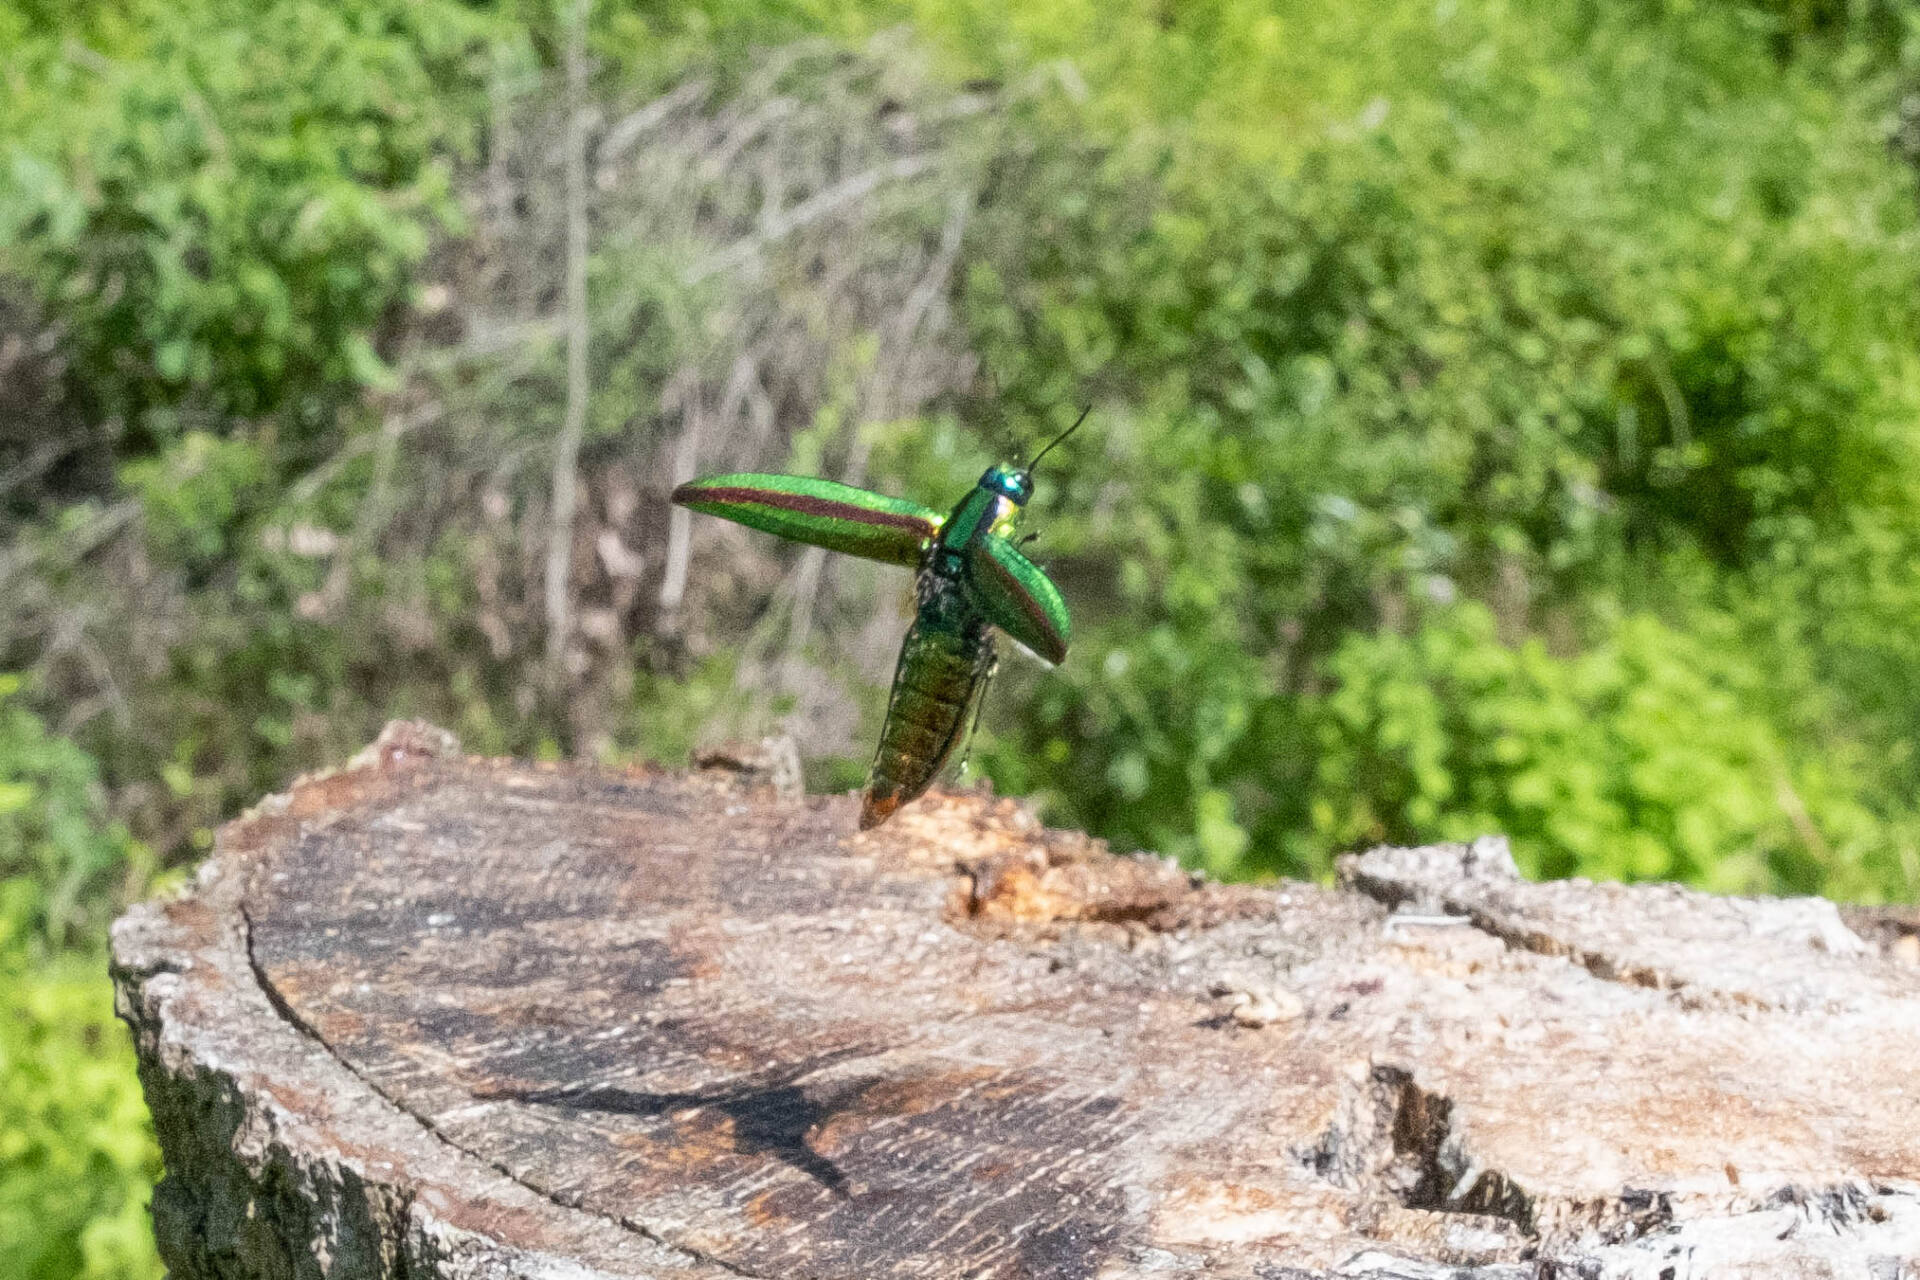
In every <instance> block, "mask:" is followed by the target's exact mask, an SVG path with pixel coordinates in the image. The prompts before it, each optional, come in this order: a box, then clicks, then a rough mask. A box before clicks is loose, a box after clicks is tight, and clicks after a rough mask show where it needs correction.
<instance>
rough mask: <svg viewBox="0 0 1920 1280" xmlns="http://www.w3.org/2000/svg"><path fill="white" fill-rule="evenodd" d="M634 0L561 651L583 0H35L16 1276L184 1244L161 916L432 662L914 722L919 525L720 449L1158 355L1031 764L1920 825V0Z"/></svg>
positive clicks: (732, 721)
mask: <svg viewBox="0 0 1920 1280" xmlns="http://www.w3.org/2000/svg"><path fill="white" fill-rule="evenodd" d="M595 14H596V19H595V21H596V26H595V28H594V31H593V41H592V47H593V49H594V51H595V56H596V65H595V72H594V77H593V94H594V99H595V101H594V108H593V110H592V112H590V113H589V114H590V120H589V129H588V132H589V133H590V135H591V136H592V138H593V139H594V147H595V150H594V152H593V154H592V156H591V157H590V159H591V161H592V164H591V165H590V170H589V171H590V173H591V174H592V191H591V193H590V196H589V205H588V208H589V214H590V219H591V223H592V228H593V244H592V256H591V259H590V264H589V265H590V279H591V281H592V287H591V296H592V314H591V316H590V323H591V327H592V335H593V337H592V344H591V351H590V356H591V361H590V364H591V371H592V379H593V385H594V394H593V399H592V401H591V402H590V404H589V406H588V408H589V412H588V415H587V422H588V430H587V438H586V442H585V446H584V448H583V452H582V455H581V461H582V465H581V470H582V480H583V485H582V494H583V500H582V507H581V510H580V514H579V516H578V518H577V520H576V527H575V530H574V532H575V536H574V539H573V545H572V563H573V565H574V571H573V577H572V579H571V580H570V584H569V585H570V589H571V591H570V595H571V600H572V604H573V613H572V617H573V619H574V623H573V625H574V627H575V629H576V630H577V632H578V634H577V635H574V636H571V637H569V642H568V644H566V645H564V646H562V650H563V661H562V662H561V663H560V664H559V667H558V669H554V668H552V667H550V666H549V665H548V664H546V662H545V659H544V656H543V655H544V654H545V652H546V644H545V636H544V632H543V628H544V627H545V626H546V625H548V619H547V617H546V615H545V614H544V613H543V612H542V609H541V607H540V604H539V600H540V596H541V587H542V583H541V580H540V575H541V573H542V572H543V570H542V568H541V565H542V563H543V559H542V553H543V550H544V538H545V534H546V525H547V514H546V512H547V506H546V504H547V501H548V498H547V492H548V490H547V485H546V481H547V471H546V468H547V466H548V462H547V448H548V441H549V439H550V437H551V435H552V432H553V430H554V428H555V425H556V424H557V422H558V420H559V406H560V403H561V397H562V396H563V394H564V392H563V381H562V378H561V376H560V374H561V368H562V360H561V346H560V344H559V342H558V341H557V334H558V332H559V327H558V324H557V313H556V299H557V281H558V279H559V276H560V271H561V258H560V254H561V252H562V249H561V247H560V246H561V245H562V244H563V242H564V237H563V236H561V235H560V233H559V232H560V227H561V211H560V205H559V195H558V187H557V183H558V181H559V178H558V173H559V165H558V162H557V158H556V154H557V153H556V151H555V147H556V145H557V144H556V141H555V140H556V139H557V138H558V137H559V131H558V130H557V128H556V120H557V117H556V115H555V109H554V106H553V102H552V93H551V89H550V83H551V82H550V70H551V63H552V61H553V57H554V48H555V40H554V32H553V12H552V11H551V9H550V8H549V7H547V6H544V5H541V6H524V7H521V6H513V5H506V4H483V3H471V4H468V3H457V2H456V0H425V2H423V3H399V2H398V0H346V2H344V3H320V2H319V0H267V2H266V3H257V4H239V3H236V2H232V0H184V2H181V3H173V4H163V3H158V2H157V0H115V2H113V3H105V2H103V0H89V2H88V3H81V4H50V3H44V2H43V0H27V2H26V3H21V4H15V5H13V6H11V7H8V8H0V593H4V594H5V597H6V598H7V599H8V601H9V603H10V605H11V606H12V607H11V608H10V609H8V610H6V611H4V612H0V670H14V671H21V672H25V673H27V678H26V679H25V681H24V682H15V681H13V680H12V678H9V682H8V683H6V684H5V685H4V687H3V689H0V981H3V982H4V983H5V985H6V990H7V1001H6V1006H5V1008H4V1009H0V1102H4V1104H5V1106H4V1114H5V1116H6V1121H5V1127H4V1128H0V1241H4V1242H5V1244H4V1245H0V1271H3V1272H5V1273H6V1274H8V1275H16V1274H18V1275H22V1276H28V1277H34V1278H35V1280H51V1278H53V1277H64V1276H70V1275H89V1276H101V1277H107V1276H134V1275H150V1274H152V1273H153V1270H154V1263H153V1261H152V1258H151V1255H150V1252H149V1251H148V1249H147V1246H146V1244H145V1240H146V1237H145V1234H144V1228H143V1226H142V1225H141V1213H140V1208H139V1205H140V1202H141V1200H142V1196H143V1194H144V1193H143V1192H141V1191H140V1190H139V1189H138V1188H139V1184H140V1180H141V1179H142V1178H144V1177H146V1176H149V1175H150V1173H151V1172H152V1154H151V1151H150V1148H149V1145H148V1142H147V1139H146V1138H145V1137H144V1133H143V1131H142V1130H141V1129H140V1128H139V1126H138V1125H137V1124H136V1123H134V1122H133V1117H135V1116H137V1113H138V1112H137V1104H136V1102H135V1095H134V1092H133V1088H134V1086H133V1084H132V1081H131V1077H130V1075H129V1073H128V1069H127V1055H126V1052H125V1049H124V1040H123V1037H122V1033H121V1032H120V1031H119V1030H118V1029H117V1028H116V1027H114V1026H112V1025H111V1024H110V1023H109V1022H108V1021H107V1017H106V1012H107V1011H106V1005H107V994H106V985H105V981H104V978H103V977H102V976H101V975H102V951H101V945H102V929H103V926H104V924H105V921H106V920H107V919H108V918H109V917H110V916H111V915H112V913H113V912H114V911H115V910H116V909H118V907H119V906H120V905H121V904H122V903H124V901H126V900H127V899H128V898H129V897H131V896H135V895H138V894H139V893H141V892H144V891H145V889H146V887H147V885H148V884H149V882H150V880H151V877H152V876H153V874H154V869H155V867H156V866H157V865H168V866H179V865H182V864H184V863H185V862H187V861H189V860H190V859H191V858H192V857H194V856H196V855H197V854H198V853H199V852H200V851H202V850H204V849H205V848H206V847H207V844H208V842H209V841H210V838H211V836H210V833H211V830H212V828H213V827H214V826H215V825H216V824H217V822H218V821H219V820H220V819H221V818H223V817H224V816H226V815H228V814H230V813H231V812H233V811H234V809H235V808H236V807H238V806H239V805H241V804H243V803H246V802H247V801H249V800H251V799H252V798H254V797H256V796H257V795H259V794H260V793H261V792H264V791H266V790H269V789H271V788H274V787H276V786H278V785H280V784H281V783H282V782H284V780H285V779H286V778H287V777H288V776H289V775H290V774H291V773H293V772H295V771H296V770H298V769H300V768H305V767H311V766H315V765H319V764H323V763H328V762H331V761H334V760H337V759H339V758H341V757H342V756H344V755H345V754H346V753H347V752H348V751H350V750H351V749H352V748H354V747H355V746H357V745H359V744H361V743H363V742H364V741H365V740H367V738H368V737H369V736H370V735H371V734H372V732H373V731H374V730H375V729H376V728H377V726H378V724H379V723H380V721H381V720H382V719H384V718H386V717H387V716H390V715H416V714H417V715H425V716H428V717H431V718H434V719H437V720H440V721H442V722H443V723H446V724H447V725H448V726H449V727H451V728H454V729H456V730H457V731H458V732H460V733H461V735H462V736H463V737H464V738H465V739H466V741H467V743H468V745H469V746H470V747H472V748H473V749H476V750H483V751H516V752H523V753H530V754H545V755H551V754H557V753H560V752H564V751H573V752H579V753H585V754H598V755H604V756H620V755H630V754H644V753H649V752H665V753H669V754H678V753H683V752H684V751H685V750H686V749H687V748H688V746H689V745H691V744H692V743H694V742H696V741H698V740H699V739H700V738H701V737H702V736H703V735H704V734H707V733H711V732H715V731H717V730H716V729H714V728H712V727H711V726H725V727H726V728H727V729H728V730H729V731H732V732H748V733H750V732H755V731H759V730H762V729H765V728H769V727H773V726H774V724H775V723H776V722H777V721H778V720H779V719H780V718H781V717H783V716H786V717H792V718H794V719H795V720H797V721H799V722H802V723H804V724H805V725H806V726H808V728H809V730H810V731H811V733H812V735H813V743H812V745H814V746H815V749H816V750H817V751H819V752H820V753H821V758H818V759H816V760H815V761H814V762H813V763H814V767H815V774H816V780H819V779H828V780H832V781H833V782H835V783H845V782H846V781H847V780H848V779H849V778H851V777H854V776H855V775H857V773H858V770H859V767H860V765H861V764H862V763H863V762H862V760H861V759H860V758H859V756H860V755H861V754H862V753H864V751H865V750H866V746H867V743H868V742H869V741H870V732H871V730H872V728H873V727H874V724H873V722H874V721H875V719H876V718H877V715H878V712H879V708H880V705H881V700H882V698H883V696H884V688H883V686H884V681H885V678H886V676H887V674H888V673H889V672H890V669H891V659H892V649H893V646H894V645H895V644H897V640H898V634H899V627H900V613H901V609H902V607H903V601H904V598H905V597H904V586H905V584H904V582H903V581H902V580H901V579H900V577H899V576H898V575H895V576H888V575H886V574H885V573H883V572H880V571H876V570H869V569H866V568H863V567H860V566H857V565H845V564H836V563H835V562H833V561H831V560H828V561H824V562H823V561H818V560H812V559H809V558H808V557H806V556H803V555H795V554H792V553H790V552H788V551H785V550H783V549H781V548H779V547H776V546H771V545H769V544H768V543H767V542H766V541H764V540H754V539H751V538H746V537H740V536H736V535H734V534H733V533H729V532H728V531H725V530H720V529H718V528H715V527H712V526H709V525H704V524H703V525H676V524H675V523H674V522H673V521H672V520H670V519H669V517H668V516H667V514H666V512H665V510H664V507H663V502H664V497H665V494H666V492H667V491H668V489H669V488H670V486H671V482H672V480H673V478H674V477H675V476H676V475H681V474H687V473H690V471H691V470H692V469H699V470H722V469H734V468H745V467H764V468H779V467H783V466H793V467H799V468H804V469H809V470H817V471H819V472H822V473H827V474H832V475H835V476H837V477H839V478H843V479H851V480H854V481H856V482H865V483H869V484H872V485H875V486H878V487H884V488H888V489H892V490H897V491H901V492H910V493H912V494H914V495H915V496H919V497H923V498H925V499H926V500H928V501H933V502H944V501H947V500H949V499H950V498H951V497H952V496H954V495H956V494H957V493H958V491H959V490H960V489H961V488H963V487H964V486H966V485H968V484H970V483H972V482H973V480H974V479H975V478H976V477H977V476H978V474H979V471H980V469H981V467H982V466H983V465H984V464H985V463H986V462H988V461H991V460H994V459H997V458H1011V457H1014V456H1016V455H1019V454H1021V453H1022V452H1023V451H1024V450H1025V449H1027V448H1028V447H1030V445H1031V443H1032V442H1034V441H1037V440H1039V439H1041V438H1042V437H1044V436H1045V435H1046V434H1048V433H1049V432H1050V431H1052V430H1057V429H1058V428H1059V427H1061V426H1064V425H1065V423H1066V421H1067V420H1069V419H1070V418H1071V416H1072V414H1073V413H1074V412H1076V411H1077V409H1078V407H1079V406H1080V405H1081V404H1082V403H1085V402H1087V401H1091V402H1093V403H1094V404H1095V406H1096V412H1095V417H1094V419H1093V421H1092V423H1091V424H1090V426H1089V428H1088V429H1087V430H1085V431H1083V432H1082V433H1081V434H1080V435H1079V436H1078V437H1076V439H1075V440H1074V442H1073V443H1072V445H1071V446H1070V447H1068V448H1066V449H1063V450H1061V451H1060V452H1057V453H1056V454H1054V455H1053V456H1052V457H1050V458H1049V459H1048V462H1047V465H1046V468H1045V469H1044V471H1043V474H1042V478H1041V487H1040V493H1039V495H1038V500H1037V502H1036V505H1035V509H1034V511H1033V512H1032V514H1031V516H1030V524H1029V527H1031V528H1035V529H1038V530H1039V531H1040V533H1041V541H1040V542H1039V543H1038V544H1037V546H1036V551H1037V553H1038V554H1039V555H1040V556H1041V558H1042V559H1043V560H1045V561H1046V562H1047V563H1048V564H1049V567H1050V568H1051V570H1052V571H1053V572H1054V573H1055V575H1056V576H1057V577H1058V578H1059V579H1060V581H1061V583H1062V585H1063V587H1064V588H1065V590H1066V592H1067V595H1068V598H1069V600H1070V602H1071V603H1072V606H1073V609H1074V612H1075V616H1076V621H1077V622H1078V623H1079V627H1078V635H1077V638H1076V647H1075V650H1074V654H1073V656H1072V657H1071V658H1070V660H1069V661H1068V663H1067V664H1066V665H1065V666H1063V667H1062V668H1060V669H1059V670H1057V671H1053V672H1046V673H1041V672H1039V671H1037V670H1036V669H1035V668H1034V667H1033V666H1032V665H1031V664H1024V663H1023V662H1022V661H1021V660H1020V659H1018V658H1009V660H1008V661H1007V662H1006V664H1005V668H1004V674H1003V676H1002V678H1001V679H1000V680H999V681H998V682H997V683H996V686H995V690H994V694H993V702H994V706H993V707H992V708H991V709H990V711H989V712H988V715H987V718H986V730H985V733H984V734H983V738H982V741H981V742H980V743H979V744H978V745H977V747H976V748H975V750H974V753H973V757H974V761H975V763H976V764H977V765H979V766H980V767H982V768H984V770H985V771H986V772H987V773H988V774H989V775H991V776H992V777H993V779H994V780H995V781H996V783H997V784H998V785H999V786H1000V787H1001V788H1002V789H1003V790H1006V791H1012V792H1019V793H1024V794H1033V795H1035V796H1037V797H1038V798H1040V799H1041V800H1042V801H1043V802H1044V803H1045V804H1046V806H1047V814H1048V816H1049V818H1050V819H1051V820H1053V821H1055V822H1059V823H1063V824H1073V825H1081V826H1085V827H1087V828H1088V829H1090V830H1093V831H1095V832H1097V833H1100V834H1103V835H1105V836H1107V837H1109V838H1110V839H1112V840H1113V841H1114V842H1115V843H1116V844H1118V845H1121V846H1123V847H1127V846H1143V847H1152V848H1157V849H1162V850H1166V851H1169V852H1174V853H1177V854H1179V855H1180V856H1182V857H1183V858H1186V859H1188V860H1190V861H1191V862H1193V863H1196V864H1199V865H1204V866H1207V867H1209V868H1211V869H1213V870H1215V871H1217V872H1220V873H1223V874H1232V875H1241V874H1255V873H1264V872H1273V871H1285V872H1290V873H1294V874H1308V875H1322V874H1325V873H1326V871H1327V870H1328V868H1329V866H1330V864H1331V859H1332V857H1333V856H1334V855H1335V854H1336V853H1338V852H1339V851H1341V850H1343V849H1346V848H1350V847H1354V846H1356V845H1363V844H1366V843H1369V842H1372V841H1376V840H1394V841H1415V840H1425V839H1436V838H1447V837H1455V836H1469V835H1473V834H1478V833H1480V832H1482V831H1486V830H1493V829H1498V830H1502V831H1505V832H1507V833H1508V834H1510V835H1511V836H1512V837H1513V839H1514V841H1515V846H1516V851H1517V852H1518V853H1519V855H1520V857H1521V859H1522V861H1523V864H1524V865H1525V866H1526V867H1527V869H1528V870H1529V871H1530V872H1532V873H1535V874H1541V875H1565V874H1586V875H1598V876H1611V877H1623V878H1645V877H1662V878H1668V877H1670V878H1677V879H1682V880H1686V881H1688V882H1690V883H1694V884H1699V885H1704V886H1708V887H1712V888H1715V889H1723V890H1774V891H1782V890H1790V891H1816V890H1817V891H1821V892H1827V893H1832V894H1836V895H1841V896H1847V897H1857V898H1862V899H1874V898H1902V899H1911V898H1912V897H1913V895H1914V893H1915V891H1916V888H1917V887H1920V808H1916V806H1915V804H1914V802H1913V800H1912V797H1913V796H1914V795H1915V794H1920V752H1916V743H1917V738H1916V735H1920V625H1916V624H1920V568H1917V567H1916V566H1920V457H1917V456H1916V453H1915V446H1916V442H1917V441H1920V428H1917V427H1916V423H1920V337H1916V335H1920V192H1917V191H1916V183H1915V176H1914V170H1913V168H1912V166H1911V164H1909V163H1907V160H1903V158H1902V157H1903V156H1904V157H1907V159H1911V158H1913V157H1916V156H1920V145H1915V144H1914V143H1913V142H1912V139H1913V137H1914V136H1920V135H1916V134H1915V129H1916V128H1917V127H1920V126H1916V125H1915V123H1914V122H1915V121H1920V107H1917V106H1915V103H1916V102H1920V96H1917V95H1920V87H1917V86H1920V25H1917V24H1916V20H1915V19H1914V17H1913V15H1912V14H1911V13H1909V12H1908V11H1907V9H1906V8H1905V7H1903V6H1899V5H1893V4H1880V3H1872V2H1862V3H1851V2H1849V3H1839V2H1835V3H1825V2H1823V0H1690V2H1685V3H1683V2H1682V0H1657V2H1656V0H1647V2H1645V3H1631V4H1607V5H1602V4H1594V3H1576V4H1569V5H1558V6H1550V5H1513V4H1505V3H1499V2H1497V0H1457V2H1456V0H1442V3H1438V4H1435V3H1432V2H1431V0H1367V2H1366V3H1360V4H1354V3H1337V2H1336V0H1300V3H1289V4H1287V5H1284V6H1282V5H1277V4H1266V3H1250V2H1248V0H1205V2H1203V3H1188V4H1181V5H1176V6H1167V5H1164V4H1159V3H1148V2H1146V0H1139V2H1137V3H1119V4H1112V3H1104V4H1097V5H1096V4H1087V3H1067V4H1058V5H1052V6H1045V7H1026V8H1018V7H1016V8H1011V9H1010V8H1008V7H1007V6H1004V5H1001V4H997V3H985V2H983V0H885V2H882V0H783V2H780V3H774V2H771V0H724V2H721V0H715V2H714V3H707V4H701V5H690V6H673V7H667V6H658V5H651V4H625V3H615V0H602V3H600V4H597V5H596V6H595ZM820 37H824V38H820ZM863 720H864V721H865V723H864V724H863V723H862V721H863ZM841 753H845V754H841ZM150 851H151V852H150ZM7 1249H11V1250H13V1251H14V1252H12V1253H8V1252H5V1250H7Z"/></svg>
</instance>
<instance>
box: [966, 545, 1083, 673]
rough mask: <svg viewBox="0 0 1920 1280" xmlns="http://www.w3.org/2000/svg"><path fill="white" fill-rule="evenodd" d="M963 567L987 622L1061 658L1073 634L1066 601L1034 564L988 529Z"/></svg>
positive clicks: (1042, 653)
mask: <svg viewBox="0 0 1920 1280" xmlns="http://www.w3.org/2000/svg"><path fill="white" fill-rule="evenodd" d="M967 567H968V569H969V570H970V572H969V573H968V575H967V580H968V584H969V585H970V586H971V587H972V588H973V596H974V602H975V603H976V604H977V605H979V607H980V612H982V613H984V614H986V615H987V620H988V621H989V622H991V623H993V625H994V626H996V627H999V628H1000V629H1001V630H1002V631H1004V632H1006V633H1007V634H1008V635H1010V636H1012V637H1013V638H1014V639H1015V640H1018V641H1019V642H1020V643H1021V644H1023V645H1025V646H1027V648H1029V649H1031V650H1033V651H1034V652H1035V653H1037V654H1039V655H1040V656H1041V657H1043V658H1045V659H1046V660H1047V661H1048V662H1054V663H1058V662H1060V661H1062V660H1064V659H1065V658H1066V656H1067V641H1068V640H1069V639H1071V638H1072V635H1073V623H1072V622H1071V621H1069V620H1068V618H1067V602H1066V601H1065V600H1062V599H1061V598H1060V589H1059V588H1058V587H1056V586H1054V585H1053V580H1052V579H1051V578H1049V577H1047V575H1046V574H1044V573H1042V572H1041V571H1040V566H1039V565H1037V564H1035V563H1034V562H1033V561H1031V560H1029V559H1027V558H1026V557H1025V556H1023V555H1021V554H1020V552H1019V550H1018V548H1016V547H1015V546H1014V545H1013V544H1012V543H1011V542H1008V541H1007V540H1006V539H1005V538H1003V537H1001V536H999V535H998V534H992V533H990V534H988V535H987V536H986V537H984V538H982V539H980V540H979V541H978V542H976V543H974V544H973V548H972V554H971V555H970V556H969V557H968V560H967Z"/></svg>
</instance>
